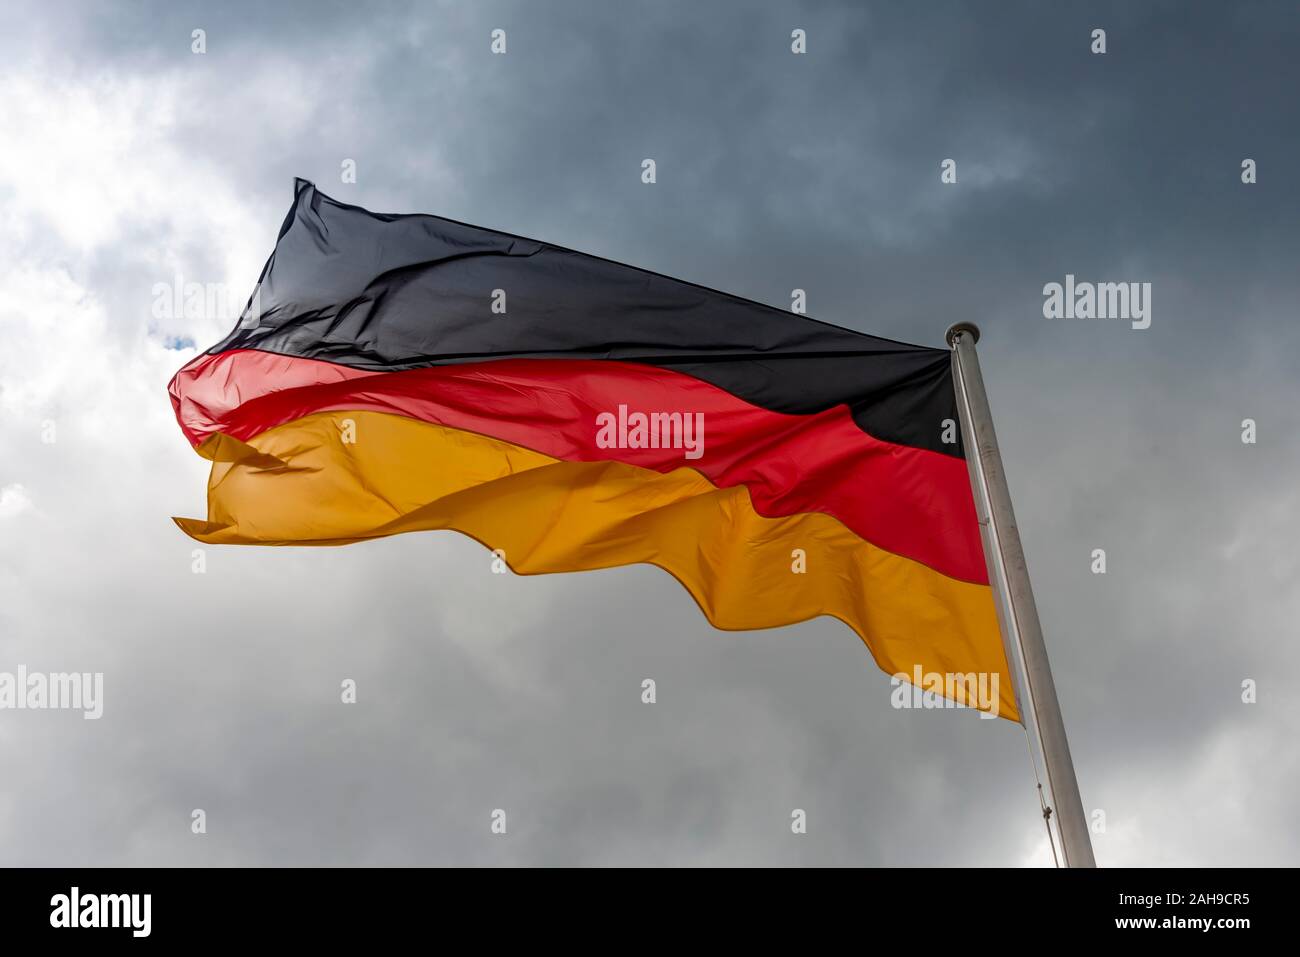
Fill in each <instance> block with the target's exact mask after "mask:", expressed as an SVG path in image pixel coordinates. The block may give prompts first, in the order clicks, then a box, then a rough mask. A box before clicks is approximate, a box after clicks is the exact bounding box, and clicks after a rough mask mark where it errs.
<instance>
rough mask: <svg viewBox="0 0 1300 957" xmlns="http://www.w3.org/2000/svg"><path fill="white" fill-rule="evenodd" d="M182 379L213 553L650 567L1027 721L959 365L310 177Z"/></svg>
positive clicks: (746, 624)
mask: <svg viewBox="0 0 1300 957" xmlns="http://www.w3.org/2000/svg"><path fill="white" fill-rule="evenodd" d="M169 391H170V394H171V400H172V404H173V407H174V409H175V411H176V415H177V419H178V422H179V423H180V426H181V430H182V432H183V433H184V434H185V436H186V437H187V439H188V440H189V441H190V442H191V444H192V445H193V446H194V447H195V448H196V450H197V451H199V453H200V454H202V455H205V456H206V457H208V458H210V459H211V460H212V470H211V476H210V479H209V486H208V516H207V518H206V520H202V521H200V520H194V519H177V523H178V524H179V525H180V527H181V528H182V529H183V530H184V531H185V532H186V533H187V534H189V535H191V536H193V537H194V538H196V539H199V540H200V541H204V542H211V543H231V544H264V545H325V544H342V543H346V542H353V541H359V540H364V539H370V538H377V537H383V536H386V535H392V534H396V533H399V532H406V531H415V530H427V529H454V530H456V531H459V532H462V533H463V534H466V535H468V536H470V537H472V538H475V539H477V540H478V541H480V542H481V543H482V544H484V545H485V546H487V547H488V548H491V549H499V550H500V551H501V552H502V553H503V554H504V559H505V561H506V563H507V564H508V565H509V566H510V567H511V568H512V569H514V570H515V571H516V572H519V573H522V574H535V573H544V572H561V571H577V570H583V569H594V568H606V567H612V566H618V565H626V564H632V563H648V564H653V565H656V566H658V567H660V568H662V569H664V570H665V571H667V572H669V573H670V574H671V575H673V576H674V577H675V578H676V579H677V580H678V581H679V582H681V584H682V585H683V586H684V587H685V588H686V589H687V590H688V591H689V592H690V593H691V595H692V596H693V597H694V598H695V600H696V602H697V603H698V604H699V606H700V608H701V610H702V611H703V612H704V614H705V615H706V616H707V617H708V619H709V620H710V621H711V622H712V623H713V624H714V625H715V626H717V627H720V628H727V629H751V628H764V627H772V626H778V625H785V624H791V623H794V622H799V621H804V620H807V619H810V618H813V617H815V616H818V615H830V616H833V617H836V618H839V619H840V620H841V621H843V622H845V623H846V624H847V625H848V626H849V627H850V628H852V629H853V630H854V631H856V632H857V633H858V634H859V636H860V637H861V638H862V640H863V641H864V642H865V643H866V645H867V647H868V648H869V650H870V651H871V653H872V655H873V657H874V658H875V660H876V662H877V663H878V664H879V665H880V667H881V668H883V669H884V670H886V671H888V672H890V673H893V674H905V675H908V676H909V679H910V678H911V676H912V675H913V674H914V673H915V672H916V669H917V668H918V667H919V668H920V669H921V672H922V673H937V674H941V675H942V674H948V675H952V674H956V675H969V674H972V673H976V674H985V675H988V674H994V675H998V676H1000V680H999V682H998V687H999V688H1000V689H1001V690H1000V691H999V699H998V701H997V702H996V705H995V707H994V709H993V710H995V711H996V713H998V714H999V715H1001V716H1003V717H1008V718H1011V719H1013V720H1017V719H1018V715H1017V712H1016V708H1015V701H1014V695H1013V692H1012V683H1011V681H1010V678H1009V674H1008V669H1007V664H1006V660H1005V656H1004V653H1003V649H1002V643H1001V638H1000V636H999V633H998V626H997V619H996V615H995V613H994V607H993V601H992V596H991V592H990V589H989V585H988V575H987V571H986V567H985V562H984V554H983V549H982V545H981V541H980V531H979V525H978V522H977V520H976V516H975V509H974V503H973V500H972V497H971V491H970V481H969V477H968V472H967V465H966V461H965V458H964V451H963V449H962V446H961V442H960V434H959V433H960V430H959V429H957V428H956V421H957V412H956V400H955V395H954V391H953V383H952V377H951V370H950V363H949V354H948V352H947V350H940V349H930V348H925V347H920V346H911V345H906V344H903V343H897V342H892V341H889V340H885V339H879V338H876V337H873V336H869V335H865V334H862V333H858V332H854V331H851V330H848V329H842V328H839V327H836V326H832V325H828V324H825V323H821V322H817V321H814V320H811V319H808V318H806V317H803V316H799V315H794V314H791V313H788V312H785V311H783V310H778V309H774V308H772V307H768V306H763V305H761V304H758V303H754V302H750V301H748V300H744V299H739V298H737V297H734V296H729V295H726V294H724V293H720V292H716V291H714V290H710V289H706V288H703V287H700V286H696V285H693V284H690V283H685V282H681V281H679V280H674V279H670V278H667V277H664V276H660V275H657V274H655V273H649V272H646V271H644V270H640V269H636V268H633V267H630V266H625V265H621V264H618V263H613V262H610V261H608V260H604V259H600V258H598V257H593V256H588V255H585V254H582V253H578V252H575V251H572V250H568V249H563V248H561V247H556V246H552V245H550V244H546V243H541V242H537V241H535V240H529V239H524V238H522V237H517V236H511V235H508V234H504V233H500V232H496V231H493V230H488V229H482V228H479V227H474V226H468V225H465V224H462V223H456V222H453V221H450V220H446V219H442V218H439V217H436V216H425V215H381V214H374V213H370V212H368V211H366V210H363V209H360V208H358V207H355V206H350V205H347V204H343V203H339V202H337V201H335V200H333V199H331V198H329V197H327V196H325V195H324V194H322V193H321V192H320V191H318V190H317V189H316V188H315V187H314V186H313V185H311V184H310V183H307V182H305V181H302V180H299V181H298V182H297V184H296V189H295V197H294V204H293V207H292V208H291V210H290V212H289V215H288V216H287V218H286V219H285V222H284V225H283V227H282V228H281V231H280V236H279V239H278V241H277V244H276V247H275V251H274V253H273V255H272V256H271V258H270V260H269V261H268V262H267V265H266V267H265V268H264V270H263V273H262V276H261V279H260V280H259V284H258V288H257V291H256V293H255V295H254V296H253V297H252V298H251V300H250V304H249V307H248V308H247V309H246V310H245V312H244V314H243V315H242V316H241V318H240V320H239V323H238V324H237V326H236V328H235V329H234V331H232V332H231V334H230V335H229V336H227V337H226V338H225V339H224V340H223V341H222V342H221V343H219V344H217V345H216V346H214V347H212V348H211V349H209V350H207V351H206V352H205V353H202V354H200V355H199V356H197V357H196V358H195V359H194V360H192V361H191V362H189V363H187V364H186V366H185V367H184V368H182V369H181V370H180V371H179V372H177V374H176V376H175V377H174V378H173V380H172V382H171V385H170V387H169ZM955 696H956V697H957V698H958V699H959V700H961V703H964V704H968V705H971V706H979V704H978V702H977V701H976V700H974V695H973V694H968V693H964V692H962V691H961V690H960V687H959V690H958V692H957V693H956V695H955ZM986 710H987V709H986Z"/></svg>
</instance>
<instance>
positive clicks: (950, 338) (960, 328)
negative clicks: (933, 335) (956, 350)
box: [943, 322, 980, 348]
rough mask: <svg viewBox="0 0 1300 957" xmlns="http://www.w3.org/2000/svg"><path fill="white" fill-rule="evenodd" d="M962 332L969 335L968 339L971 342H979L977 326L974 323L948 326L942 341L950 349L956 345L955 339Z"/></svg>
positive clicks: (978, 328) (959, 323)
mask: <svg viewBox="0 0 1300 957" xmlns="http://www.w3.org/2000/svg"><path fill="white" fill-rule="evenodd" d="M963 332H967V333H970V337H971V340H972V341H974V342H979V341H980V327H979V326H977V325H975V323H973V322H956V323H953V324H952V325H951V326H949V327H948V331H947V332H945V333H944V334H943V338H944V341H946V342H947V343H948V347H949V348H952V347H953V346H955V345H956V344H957V343H956V339H957V337H958V336H959V335H961V334H962V333H963Z"/></svg>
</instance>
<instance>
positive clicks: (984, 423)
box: [945, 322, 1097, 867]
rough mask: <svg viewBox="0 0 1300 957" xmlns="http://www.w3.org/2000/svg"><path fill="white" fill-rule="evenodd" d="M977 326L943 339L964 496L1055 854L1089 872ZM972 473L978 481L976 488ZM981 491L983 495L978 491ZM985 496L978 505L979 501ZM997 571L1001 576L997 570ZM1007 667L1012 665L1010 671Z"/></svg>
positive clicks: (1087, 840) (1084, 827)
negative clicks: (980, 543) (1033, 748)
mask: <svg viewBox="0 0 1300 957" xmlns="http://www.w3.org/2000/svg"><path fill="white" fill-rule="evenodd" d="M979 337H980V331H979V328H978V327H977V326H976V325H975V324H974V323H970V322H959V323H957V324H956V325H954V326H952V327H951V328H950V329H949V330H948V332H947V334H946V336H945V338H946V339H947V340H948V345H949V346H950V347H951V348H952V355H953V360H952V361H953V373H954V381H955V383H956V385H957V398H958V408H959V410H960V412H961V417H962V430H963V435H964V437H965V441H966V454H967V455H973V456H974V457H975V458H974V459H973V460H972V464H971V475H972V481H971V491H972V493H973V494H974V496H975V499H976V502H977V505H978V506H986V507H987V513H985V508H984V507H980V512H981V519H983V517H984V514H987V518H988V534H987V535H985V538H984V551H985V560H986V564H987V565H988V569H989V581H990V583H992V584H993V587H994V590H995V592H996V593H997V595H998V598H999V601H998V605H999V615H1000V618H1001V623H1002V628H1003V636H1002V637H1003V643H1004V645H1005V646H1007V658H1008V664H1012V662H1011V660H1010V659H1011V658H1012V655H1011V648H1010V645H1011V643H1012V638H1013V636H1012V634H1010V633H1008V629H1009V630H1010V632H1013V633H1014V639H1015V645H1016V648H1017V650H1018V651H1019V655H1018V657H1019V659H1020V664H1021V666H1022V667H1021V669H1020V670H1021V678H1022V680H1023V683H1024V691H1025V693H1024V694H1023V695H1017V705H1018V706H1019V707H1020V716H1021V720H1022V721H1024V720H1027V719H1029V720H1032V721H1033V724H1034V728H1035V730H1036V732H1037V738H1038V741H1039V746H1040V747H1041V749H1042V753H1043V763H1044V764H1045V765H1046V767H1047V788H1048V791H1049V792H1050V794H1051V800H1052V809H1053V810H1054V811H1055V816H1056V826H1057V829H1058V831H1059V833H1060V835H1061V850H1062V853H1063V854H1064V855H1065V865H1066V867H1096V866H1097V863H1096V861H1095V860H1094V859H1093V856H1092V839H1091V837H1090V836H1089V834H1088V821H1087V818H1086V817H1084V813H1083V802H1082V801H1081V800H1080V799H1079V782H1078V781H1077V780H1076V779H1075V776H1074V762H1073V761H1071V760H1070V744H1069V742H1068V741H1067V740H1066V737H1065V722H1064V721H1063V720H1062V718H1061V706H1060V703H1059V702H1058V701H1057V700H1056V686H1055V685H1054V684H1053V683H1052V669H1051V666H1050V665H1049V664H1048V663H1047V646H1046V645H1045V644H1044V643H1043V628H1042V625H1041V624H1039V621H1038V608H1037V606H1036V605H1035V604H1034V592H1033V589H1032V588H1031V587H1030V584H1029V569H1028V568H1027V567H1026V565H1025V552H1024V549H1023V548H1022V547H1021V545H1020V531H1019V530H1018V529H1017V527H1016V515H1015V512H1014V511H1013V510H1012V508H1011V492H1010V491H1009V490H1008V488H1007V477H1006V473H1005V472H1004V471H1003V470H1002V456H1001V454H1000V453H999V452H998V439H997V435H996V434H995V433H994V431H993V416H992V413H991V412H990V411H989V400H988V394H987V393H986V392H985V391H984V379H983V377H982V376H981V375H980V363H979V358H978V357H977V356H976V354H975V343H977V342H978V341H979ZM976 470H978V475H979V477H980V479H981V481H980V482H979V483H976V482H975V477H976ZM980 486H982V489H981V487H980ZM982 495H983V496H987V501H986V502H981V496H982ZM999 570H1000V571H1001V575H999V574H998V571H999ZM1012 667H1014V664H1013V665H1012Z"/></svg>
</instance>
